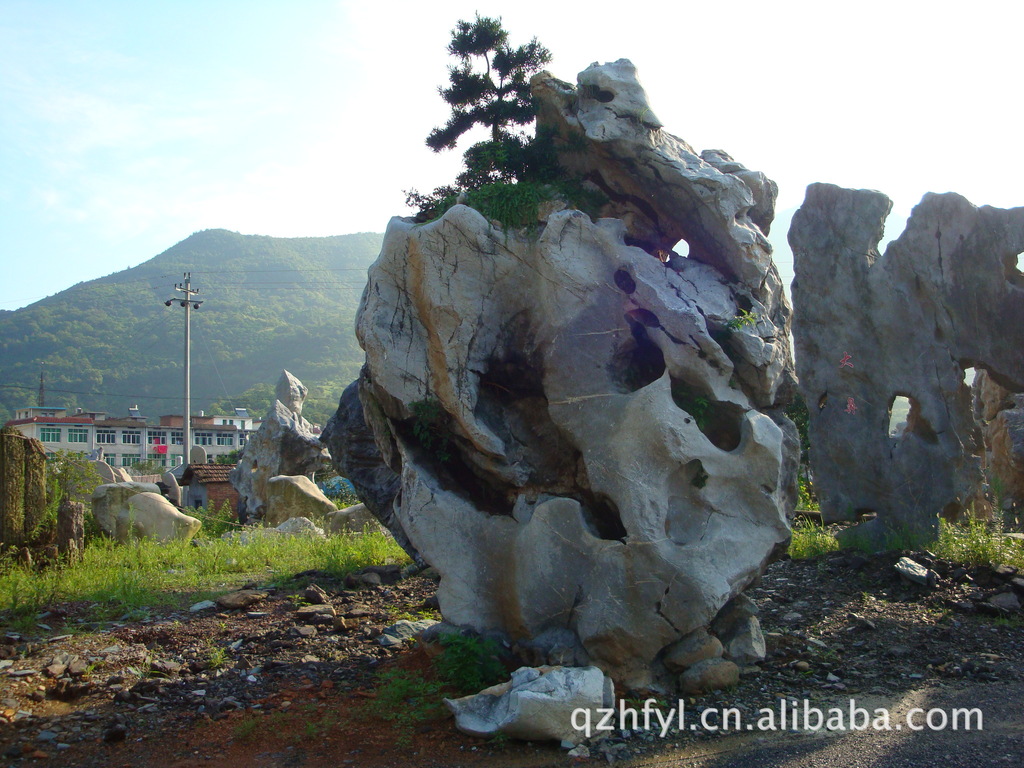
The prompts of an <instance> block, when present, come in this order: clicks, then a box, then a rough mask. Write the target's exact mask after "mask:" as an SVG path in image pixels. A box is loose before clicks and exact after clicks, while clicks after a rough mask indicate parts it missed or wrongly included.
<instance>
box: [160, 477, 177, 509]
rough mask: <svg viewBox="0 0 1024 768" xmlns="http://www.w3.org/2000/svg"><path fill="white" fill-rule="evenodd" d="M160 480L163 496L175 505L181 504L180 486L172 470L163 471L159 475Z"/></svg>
mask: <svg viewBox="0 0 1024 768" xmlns="http://www.w3.org/2000/svg"><path fill="white" fill-rule="evenodd" d="M160 482H161V483H163V485H164V488H163V489H161V490H162V491H163V494H164V496H166V497H167V500H168V501H169V502H171V504H173V505H174V506H176V507H179V506H181V486H180V485H178V478H176V477H175V476H174V473H173V472H164V473H163V475H162V476H161V477H160Z"/></svg>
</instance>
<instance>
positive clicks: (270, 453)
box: [228, 371, 330, 522]
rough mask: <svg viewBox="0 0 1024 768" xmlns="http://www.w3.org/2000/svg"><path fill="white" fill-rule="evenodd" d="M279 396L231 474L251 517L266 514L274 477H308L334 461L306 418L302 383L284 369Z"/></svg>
mask: <svg viewBox="0 0 1024 768" xmlns="http://www.w3.org/2000/svg"><path fill="white" fill-rule="evenodd" d="M276 396H277V397H276V399H275V400H274V404H273V405H272V406H271V407H270V410H269V411H268V412H267V415H266V416H265V417H264V418H263V424H262V425H261V426H260V428H259V429H258V430H257V431H256V434H255V435H253V436H252V437H251V438H250V439H249V442H248V443H247V444H246V446H245V448H243V449H242V453H241V456H239V459H238V465H237V466H236V467H235V468H234V469H232V470H231V473H230V474H229V475H228V478H229V479H230V481H231V485H232V486H234V488H235V490H237V491H238V493H239V495H240V496H241V497H242V502H243V504H244V516H245V517H246V518H247V519H248V520H262V519H263V517H264V515H265V514H266V511H267V498H268V496H267V483H268V482H269V481H270V479H271V478H272V477H277V476H279V475H294V476H299V475H305V476H308V475H311V474H312V473H313V472H316V471H317V470H318V469H320V468H322V467H324V466H326V465H327V464H328V463H329V462H330V455H329V454H328V453H327V451H326V450H325V449H324V447H323V446H322V445H321V444H320V438H319V436H318V435H317V434H316V433H314V431H313V425H312V424H310V423H309V422H308V421H306V420H305V419H304V418H302V402H303V400H305V398H306V387H304V386H303V385H302V382H301V381H299V380H298V379H296V378H295V377H294V376H292V375H291V374H290V373H289V372H288V371H282V372H281V378H280V380H279V381H278V383H277V391H276ZM281 519H284V518H281ZM278 522H280V520H278Z"/></svg>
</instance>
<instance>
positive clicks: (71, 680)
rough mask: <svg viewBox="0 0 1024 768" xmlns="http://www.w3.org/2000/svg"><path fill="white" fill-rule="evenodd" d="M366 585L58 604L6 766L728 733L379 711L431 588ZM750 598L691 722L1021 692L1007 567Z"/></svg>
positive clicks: (668, 746)
mask: <svg viewBox="0 0 1024 768" xmlns="http://www.w3.org/2000/svg"><path fill="white" fill-rule="evenodd" d="M901 554H902V555H910V556H912V557H913V559H915V560H916V561H917V562H918V563H920V564H922V565H924V566H926V567H927V568H929V569H931V571H932V572H933V574H934V577H933V578H934V580H935V583H934V585H933V586H932V585H927V584H925V585H919V584H916V583H912V582H909V581H907V580H906V579H905V578H903V577H901V576H899V575H898V573H897V571H896V569H895V568H894V566H895V564H896V562H897V561H898V559H899V557H900V556H901ZM378 571H379V572H378V573H376V574H374V575H372V576H370V577H369V578H367V579H365V580H364V579H359V580H356V581H353V580H351V579H350V580H349V582H348V583H347V584H342V583H335V582H332V581H330V580H329V579H327V578H326V576H325V575H324V574H319V573H307V574H304V575H303V576H302V580H301V581H300V582H299V583H297V584H292V585H291V586H290V587H289V588H284V587H281V586H276V587H275V586H267V585H256V584H250V585H244V586H245V587H246V589H243V590H239V591H237V592H234V593H229V595H228V596H227V598H228V601H234V602H233V603H232V602H228V601H224V605H221V606H214V607H208V608H203V609H197V610H195V611H188V610H186V611H181V612H177V613H168V614H165V615H159V616H151V617H150V618H146V619H144V620H140V621H128V620H127V617H126V620H124V621H121V622H113V623H109V624H104V625H98V626H88V625H83V624H81V623H80V622H79V619H80V617H81V616H83V615H86V609H87V608H88V606H85V605H62V606H54V607H53V609H52V610H51V611H50V612H49V613H48V614H46V615H43V616H40V618H39V621H38V624H37V625H36V626H35V627H34V628H33V629H32V630H31V631H21V632H13V631H8V632H7V634H6V635H5V636H4V637H2V638H0V756H2V757H0V765H2V764H11V765H15V764H31V765H47V764H52V765H62V766H104V767H106V766H120V765H137V764H139V763H140V762H141V761H143V760H147V761H149V762H150V763H153V760H154V757H156V758H157V759H158V763H157V764H159V765H161V766H164V765H166V766H182V767H183V766H193V765H206V764H217V765H223V766H234V765H239V766H240V765H246V766H278V765H288V766H327V765H332V766H336V765H355V766H385V765H430V766H461V765H499V766H502V765H504V766H513V765H514V766H534V765H564V764H567V763H570V762H586V761H587V757H588V756H589V759H590V760H592V761H595V762H594V764H605V763H609V762H618V761H624V762H626V764H629V763H630V762H637V761H639V762H637V764H641V763H642V764H645V765H647V764H653V763H651V762H650V761H652V760H657V756H658V755H659V754H665V753H666V752H667V751H671V750H678V749H686V748H688V747H699V746H701V745H703V744H705V743H706V742H709V741H710V740H718V739H722V738H733V737H728V736H726V737H723V736H722V735H721V734H717V733H710V732H708V731H706V730H703V729H698V730H696V731H691V730H689V728H684V730H683V731H682V732H680V731H678V730H672V731H670V732H669V733H668V734H667V736H666V737H665V738H661V737H660V736H659V735H656V734H655V733H652V732H646V731H643V730H642V729H636V730H634V729H632V728H630V729H628V730H621V729H620V730H616V731H615V732H614V734H612V736H611V738H606V739H604V740H601V741H600V742H598V741H595V742H591V743H589V744H586V745H585V746H584V748H583V749H582V750H578V751H577V753H576V754H578V755H581V756H580V757H569V756H567V754H566V753H565V752H564V751H562V750H561V749H560V748H559V747H558V746H557V745H531V744H521V743H516V742H509V741H506V740H492V741H481V740H478V739H473V738H470V737H468V736H464V735H462V734H460V733H459V732H458V731H456V730H455V728H454V725H453V723H452V721H451V719H450V718H447V717H444V716H431V717H430V718H428V719H426V720H422V721H413V720H410V719H409V718H406V717H404V716H403V715H404V714H405V713H404V712H403V711H397V712H396V711H394V708H392V710H391V711H382V709H381V707H380V706H379V705H377V706H375V703H377V702H378V689H377V688H376V687H375V686H377V684H378V682H377V675H378V674H379V673H380V672H381V670H385V669H391V668H397V669H400V670H404V672H403V674H404V675H405V676H406V677H408V678H409V679H419V678H426V677H430V676H431V675H432V667H431V662H430V660H429V659H428V658H427V656H426V654H425V653H424V652H423V650H422V649H418V650H417V649H414V648H412V647H411V646H410V645H408V644H398V645H396V646H394V647H392V648H386V647H384V646H382V645H381V642H380V639H381V633H382V631H383V630H384V629H385V628H386V627H388V626H391V625H393V624H394V623H395V622H396V621H398V620H401V619H405V620H417V619H420V618H423V617H430V616H436V613H435V609H436V602H435V599H434V589H435V586H436V585H435V582H433V581H431V580H430V579H428V578H425V577H423V576H416V577H412V578H407V579H402V580H399V581H396V582H395V583H388V582H391V581H393V580H394V579H396V578H397V577H398V573H397V569H392V570H387V569H378ZM377 581H380V582H381V583H379V584H375V583H373V582H377ZM366 582H370V583H366ZM306 583H312V584H316V585H318V587H319V588H320V589H319V590H317V589H311V588H308V587H307V586H305V585H306ZM751 595H752V597H753V598H754V599H755V601H756V602H757V604H758V606H759V608H760V610H761V616H760V618H761V622H762V626H763V628H764V630H765V633H766V638H767V644H768V649H769V654H768V658H767V659H766V660H765V661H764V662H763V663H761V664H759V665H756V666H752V667H748V668H746V669H744V670H743V676H742V678H741V682H740V684H739V686H738V687H736V688H735V689H733V690H730V691H726V692H721V693H715V694H710V695H708V696H704V697H701V698H699V699H691V700H688V701H687V702H686V706H687V709H688V712H689V713H690V716H691V717H699V715H700V713H701V712H702V711H703V709H704V708H707V707H713V708H719V707H726V706H728V707H736V708H737V709H739V710H740V712H741V713H743V715H744V717H745V718H747V717H749V718H751V719H754V720H756V716H757V712H758V710H759V709H761V708H762V707H771V708H775V709H776V710H777V709H778V707H779V704H780V702H781V701H783V700H787V701H793V702H795V701H801V700H803V699H810V700H811V701H812V702H815V703H818V704H819V705H821V706H825V705H826V704H827V703H829V702H837V701H848V700H849V699H850V698H851V697H852V698H857V699H863V700H869V699H872V698H874V699H879V698H880V699H887V700H889V699H892V697H898V696H899V695H901V694H902V693H905V692H909V691H915V692H919V691H921V690H922V689H925V690H927V689H931V688H934V689H941V688H943V687H945V686H962V685H964V684H971V683H992V682H1012V681H1017V682H1019V681H1021V680H1022V679H1024V664H1022V662H1024V621H1022V618H1021V613H1020V611H1019V607H1018V608H1015V605H1017V606H1019V603H1017V597H1019V596H1024V579H1022V578H1020V577H1018V576H1017V575H1016V573H1015V572H1014V571H1013V569H1010V568H996V569H992V568H986V567H975V568H962V567H959V566H958V565H957V564H955V563H947V562H943V561H941V560H936V559H934V558H932V557H930V556H929V555H928V554H927V553H923V552H918V553H886V554H882V555H876V556H873V557H864V556H862V555H859V554H853V553H834V554H831V555H828V556H825V557H823V558H819V559H816V560H803V561H791V560H785V561H781V562H778V563H775V564H773V565H772V566H771V567H770V568H769V569H768V572H767V573H766V574H765V576H764V578H763V579H762V581H761V583H760V584H759V585H757V586H756V587H754V588H753V589H752V591H751ZM230 605H235V606H237V607H224V606H230ZM640 701H642V694H641V695H640V696H639V697H637V699H636V700H635V701H633V702H632V703H634V704H636V705H639V703H640ZM671 704H675V702H671ZM408 706H409V712H410V713H411V712H412V711H414V708H415V702H413V701H412V700H411V699H410V700H409V702H408ZM398 709H399V710H402V707H399V708H398ZM708 722H709V723H714V722H716V721H715V720H714V718H711V719H710V720H708ZM748 722H749V721H748ZM627 725H628V724H627ZM736 738H738V737H736ZM1022 751H1024V744H1022Z"/></svg>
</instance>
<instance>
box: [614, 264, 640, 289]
mask: <svg viewBox="0 0 1024 768" xmlns="http://www.w3.org/2000/svg"><path fill="white" fill-rule="evenodd" d="M615 285H617V286H618V287H619V290H620V291H622V292H623V293H633V292H634V291H635V290H636V281H635V280H634V279H633V276H632V275H630V274H629V272H627V271H626V270H624V269H617V270H615Z"/></svg>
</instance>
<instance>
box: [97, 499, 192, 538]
mask: <svg viewBox="0 0 1024 768" xmlns="http://www.w3.org/2000/svg"><path fill="white" fill-rule="evenodd" d="M201 526H202V522H200V521H199V520H197V519H196V518H194V517H190V516H188V515H184V514H182V513H181V512H179V511H178V510H177V509H175V507H174V505H173V504H171V502H169V501H168V500H167V499H165V498H164V497H163V496H162V495H160V494H159V493H139V494H136V495H134V496H132V497H131V498H130V499H128V508H127V509H123V510H121V511H120V512H118V513H117V519H116V520H115V530H114V536H115V538H116V539H117V540H118V541H120V542H121V543H122V544H127V543H128V542H129V541H131V540H133V539H153V540H155V541H158V542H161V543H163V542H168V541H178V540H182V541H189V540H191V538H192V537H193V536H195V535H196V533H197V532H198V531H199V528H200V527H201Z"/></svg>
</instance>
